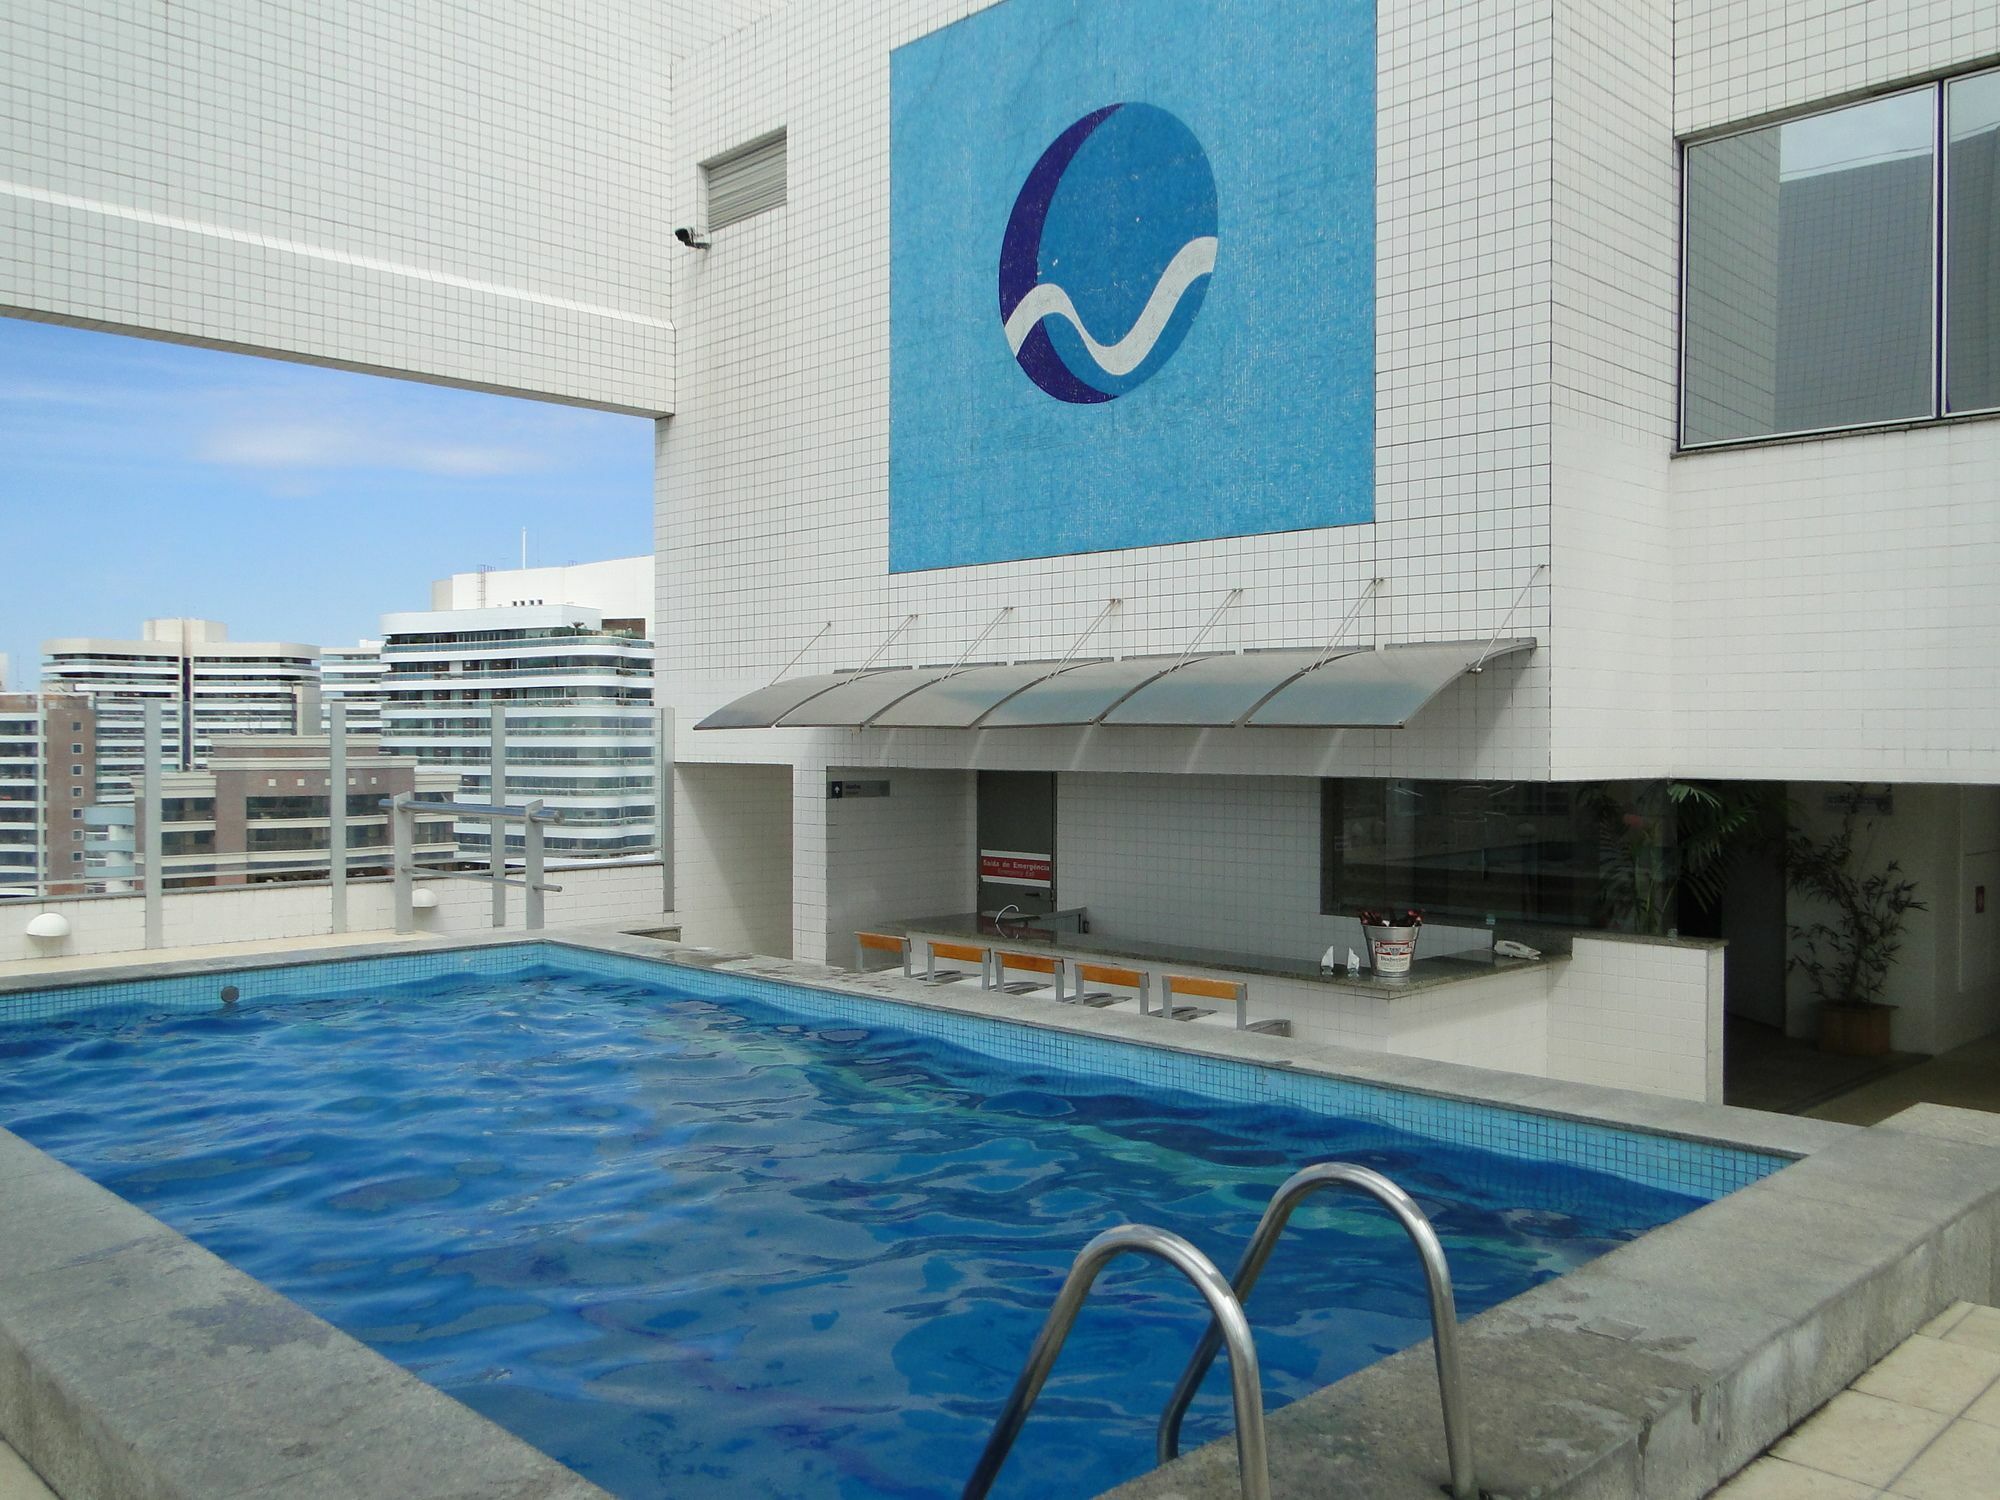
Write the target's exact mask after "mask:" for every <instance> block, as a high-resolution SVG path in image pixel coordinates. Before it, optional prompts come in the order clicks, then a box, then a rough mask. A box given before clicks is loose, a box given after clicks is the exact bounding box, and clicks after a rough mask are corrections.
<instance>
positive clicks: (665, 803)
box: [653, 689, 674, 911]
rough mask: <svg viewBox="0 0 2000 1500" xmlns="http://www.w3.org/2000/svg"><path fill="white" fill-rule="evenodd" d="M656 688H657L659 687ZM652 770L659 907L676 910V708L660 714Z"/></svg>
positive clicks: (654, 840) (667, 709)
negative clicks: (656, 753) (658, 864)
mask: <svg viewBox="0 0 2000 1500" xmlns="http://www.w3.org/2000/svg"><path fill="white" fill-rule="evenodd" d="M656 691H657V689H656ZM657 732H658V734H659V737H660V740H659V754H658V756H657V757H656V758H655V761H654V766H655V770H654V773H653V848H654V849H655V850H656V851H657V852H658V854H659V856H660V910H661V911H672V910H673V909H674V711H673V710H672V709H671V708H662V709H661V710H660V714H659V724H658V729H657Z"/></svg>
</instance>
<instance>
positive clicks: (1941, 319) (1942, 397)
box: [1933, 66, 2000, 422]
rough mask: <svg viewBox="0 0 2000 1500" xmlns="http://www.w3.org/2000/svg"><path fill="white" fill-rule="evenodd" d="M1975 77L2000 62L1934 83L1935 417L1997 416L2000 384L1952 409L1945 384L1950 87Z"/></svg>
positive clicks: (1992, 74)
mask: <svg viewBox="0 0 2000 1500" xmlns="http://www.w3.org/2000/svg"><path fill="white" fill-rule="evenodd" d="M1974 78H1996V79H2000V66H1995V67H1988V68H1974V69H1973V70H1972V71H1971V72H1969V73H1953V74H1950V75H1948V76H1946V77H1943V78H1939V79H1938V80H1937V81H1936V85H1935V87H1936V88H1937V91H1938V104H1937V122H1938V123H1937V133H1938V135H1937V139H1938V168H1937V170H1938V178H1937V195H1938V203H1937V227H1936V229H1935V230H1933V235H1934V237H1935V238H1936V240H1937V278H1938V289H1937V304H1938V306H1937V324H1938V332H1937V403H1936V404H1937V415H1936V417H1935V418H1934V420H1937V421H1943V422H1948V421H1962V420H1965V419H1968V418H1978V417H1990V416H2000V388H1996V390H1995V394H1994V398H1993V401H1992V403H1991V404H1990V405H1986V406H1972V407H1967V408H1966V409H1965V410H1964V411H1953V410H1952V409H1951V405H1950V402H1951V389H1950V387H1949V385H1948V384H1947V380H1948V377H1949V373H1950V369H1949V367H1950V359H1951V90H1952V86H1953V85H1954V84H1959V83H1966V82H1969V81H1970V80H1972V79H1974ZM1995 187H1996V191H2000V181H1996V184H1995Z"/></svg>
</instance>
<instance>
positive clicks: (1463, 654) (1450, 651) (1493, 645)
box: [1243, 638, 1535, 729]
mask: <svg viewBox="0 0 2000 1500" xmlns="http://www.w3.org/2000/svg"><path fill="white" fill-rule="evenodd" d="M1534 649H1535V642H1534V640H1533V639H1532V638H1529V639H1524V640H1510V641H1458V642H1453V643H1448V644H1427V645H1420V646H1388V647H1385V648H1384V649H1382V650H1380V651H1356V652H1353V653H1351V654H1350V655H1347V656H1340V657H1336V658H1334V660H1332V661H1330V662H1328V663H1327V664H1326V665H1325V666H1321V667H1314V668H1313V669H1312V670H1311V671H1309V672H1305V673H1302V674H1301V675H1300V676H1298V677H1297V678H1295V679H1294V680H1292V681H1291V682H1288V683H1286V684H1285V685H1284V686H1283V687H1281V688H1279V689H1278V690H1277V692H1275V693H1273V694H1272V695H1271V696H1270V697H1269V698H1267V699H1265V701H1264V702H1263V703H1262V704H1260V705H1259V706H1258V707H1257V708H1256V709H1255V710H1254V711H1253V712H1252V713H1251V714H1250V716H1249V717H1248V718H1247V719H1245V720H1244V721H1243V722H1244V723H1245V724H1248V725H1251V726H1253V727H1257V726H1264V727H1285V726H1289V727H1292V728H1297V729H1349V728H1375V729H1401V728H1402V727H1403V726H1404V725H1406V724H1408V723H1409V722H1410V720H1412V719H1414V718H1415V717H1416V716H1417V714H1418V712H1419V711H1420V710H1421V709H1422V708H1423V706H1424V705H1425V704H1427V703H1429V702H1430V701H1431V699H1433V698H1435V697H1436V696H1437V695H1438V694H1439V693H1441V692H1443V691H1444V690H1445V688H1446V687H1447V686H1449V685H1450V683H1451V682H1452V681H1453V679H1455V678H1457V677H1458V676H1460V675H1461V674H1462V673H1465V672H1468V671H1470V670H1471V669H1472V668H1473V667H1474V666H1475V665H1483V664H1485V663H1487V662H1493V661H1497V660H1499V659H1500V658H1501V657H1503V656H1512V655H1514V654H1516V653H1517V652H1522V651H1532V650H1534Z"/></svg>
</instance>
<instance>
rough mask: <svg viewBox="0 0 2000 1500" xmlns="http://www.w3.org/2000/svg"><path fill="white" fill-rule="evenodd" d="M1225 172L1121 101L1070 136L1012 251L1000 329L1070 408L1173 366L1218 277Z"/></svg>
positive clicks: (1021, 202)
mask: <svg viewBox="0 0 2000 1500" xmlns="http://www.w3.org/2000/svg"><path fill="white" fill-rule="evenodd" d="M1215 230H1216V217H1215V174H1214V172H1213V171H1211V170H1210V168H1209V165H1208V156H1207V154H1206V153H1205V152H1204V151H1203V150H1202V149H1201V142H1199V141H1197V140H1196V139H1195V138H1194V132H1193V131H1191V130H1189V129H1188V128H1187V126H1186V125H1184V124H1182V123H1181V122H1180V120H1179V119H1177V118H1176V117H1175V116H1173V115H1171V114H1169V113H1167V111H1165V110H1164V109H1158V108H1155V107H1154V106H1153V105H1150V104H1110V105H1106V106H1105V107H1104V108H1103V109H1099V110H1094V111H1093V112H1091V113H1090V114H1087V115H1085V116H1084V117H1083V118H1082V119H1081V120H1078V121H1077V122H1076V123H1075V124H1074V125H1072V126H1070V127H1069V129H1067V130H1065V131H1064V132H1063V133H1062V134H1061V135H1059V136H1057V137H1056V138H1055V140H1054V142H1053V143H1052V144H1051V145H1050V146H1049V148H1048V150H1046V151H1044V152H1043V153H1042V156H1041V160H1039V161H1037V162H1036V163H1035V165H1034V167H1033V169H1032V170H1031V171H1030V172H1029V173H1028V180H1027V181H1026V182H1024V183H1023V184H1022V185H1021V192H1020V196H1019V197H1017V198H1016V199H1015V200H1014V212H1013V214H1012V216H1011V217H1009V219H1008V220H1007V234H1006V237H1005V238H1004V239H1003V240H1002V241H1001V244H1000V321H1001V323H1002V325H1003V326H1004V327H1005V329H1006V332H1007V345H1008V347H1009V348H1010V349H1012V350H1013V351H1014V358H1015V359H1016V360H1017V361H1019V363H1020V366H1021V368H1022V369H1023V370H1024V371H1026V372H1027V375H1028V378H1029V379H1030V380H1032V381H1034V382H1035V384H1036V385H1038V386H1040V387H1041V388H1042V389H1043V390H1044V391H1046V392H1048V393H1049V394H1050V395H1051V396H1054V397H1055V398H1056V399H1057V400H1058V401H1073V402H1079V403H1083V402H1093V401H1112V400H1115V399H1117V398H1118V397H1120V396H1122V395H1124V394H1125V393H1126V392H1127V391H1131V390H1134V389H1136V388H1137V387H1139V386H1141V385H1143V384H1145V383H1146V381H1148V380H1150V379H1151V378H1152V377H1153V376H1154V375H1155V374H1156V373H1158V371H1159V369H1160V367H1161V366H1162V365H1164V364H1165V363H1166V362H1167V361H1168V360H1169V359H1171V358H1173V354H1174V351H1175V350H1176V349H1178V348H1179V347H1180V344H1181V340H1182V339H1184V338H1186V337H1187V331H1188V329H1189V328H1190V327H1191V326H1192V325H1193V323H1194V319H1195V314H1196V313H1198V312H1200V311H1201V303H1202V298H1203V297H1204V296H1205V295H1206V294H1207V291H1208V282H1209V276H1210V274H1211V273H1212V272H1213V271H1214V269H1215V245H1216V235H1215Z"/></svg>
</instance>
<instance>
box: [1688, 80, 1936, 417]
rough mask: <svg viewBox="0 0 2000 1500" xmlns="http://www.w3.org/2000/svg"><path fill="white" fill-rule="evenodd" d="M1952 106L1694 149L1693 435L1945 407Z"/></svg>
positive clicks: (1812, 122) (1773, 128) (1885, 103)
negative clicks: (1942, 283)
mask: <svg viewBox="0 0 2000 1500" xmlns="http://www.w3.org/2000/svg"><path fill="white" fill-rule="evenodd" d="M1936 101H1937V92H1936V90H1935V89H1921V90H1918V91H1916V92H1914V93H1908V94H1898V95H1895V96H1893V97H1890V98H1887V99H1876V100H1871V101H1870V102H1868V103H1866V104H1857V105H1853V106H1850V107H1849V108H1846V109H1836V110H1829V111H1828V112H1826V113H1825V114H1819V115H1812V116H1809V117H1808V118H1805V119H1801V120H1790V121H1787V122H1785V123H1784V124H1782V125H1770V126H1766V127H1764V128H1762V129H1759V130H1747V131H1744V132H1743V133H1741V134H1739V135H1732V136H1727V137H1724V138H1723V139H1721V140H1716V141H1706V142H1702V143H1700V144H1697V145H1693V146H1690V147H1688V150H1687V246H1686V281H1687V292H1686V314H1685V323H1684V330H1683V338H1684V344H1685V348H1684V360H1685V369H1684V377H1683V398H1682V405H1683V415H1682V424H1683V425H1682V441H1683V442H1685V443H1687V444H1690V445H1694V444H1701V443H1716V442H1727V441H1729V440H1731V439H1736V438H1754V437H1771V436H1775V435H1777V434H1780V433H1788V432H1813V431H1818V430H1821V429H1825V428H1834V427H1852V426H1858V425H1861V424H1864V423H1869V422H1894V421H1906V420H1909V419H1911V418H1917V417H1928V416H1932V415H1935V399H1934V392H1933V386H1934V371H1933V364H1934V354H1933V348H1932V345H1933V338H1934V325H1935V317H1936V312H1935V308H1936V301H1935V288H1934V282H1935V277H1934V274H1933V265H1934V260H1935V253H1934V249H1933V224H1934V220H1935V213H1936V210H1935V205H1934V202H1933V199H1934V193H1933V164H1934V158H1935V154H1936V134H1937V123H1936V108H1937V102H1936Z"/></svg>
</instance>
